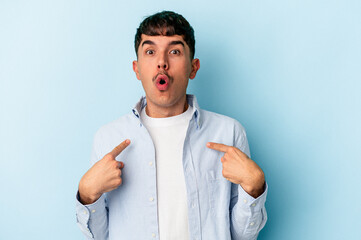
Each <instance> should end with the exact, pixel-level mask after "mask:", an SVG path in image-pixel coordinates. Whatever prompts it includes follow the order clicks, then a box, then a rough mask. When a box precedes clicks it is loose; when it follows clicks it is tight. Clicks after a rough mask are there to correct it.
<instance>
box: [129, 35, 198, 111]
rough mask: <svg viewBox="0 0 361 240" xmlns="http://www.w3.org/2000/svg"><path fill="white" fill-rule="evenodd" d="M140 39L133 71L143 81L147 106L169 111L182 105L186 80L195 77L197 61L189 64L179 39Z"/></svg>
mask: <svg viewBox="0 0 361 240" xmlns="http://www.w3.org/2000/svg"><path fill="white" fill-rule="evenodd" d="M141 39H142V41H141V42H140V45H139V48H138V60H137V61H133V70H134V72H135V73H136V76H137V78H138V79H139V80H141V81H142V85H143V88H144V91H145V94H146V97H147V102H148V104H152V105H153V106H156V107H158V108H165V109H172V107H174V106H177V105H179V104H180V103H181V102H183V103H184V100H185V95H186V90H187V85H188V80H189V79H193V78H194V77H195V76H196V73H197V71H198V69H199V60H198V59H193V60H191V58H190V50H189V47H188V45H187V44H186V42H185V41H184V40H183V37H182V36H180V35H174V36H148V35H144V34H142V38H141Z"/></svg>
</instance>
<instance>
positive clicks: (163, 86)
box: [155, 74, 169, 91]
mask: <svg viewBox="0 0 361 240" xmlns="http://www.w3.org/2000/svg"><path fill="white" fill-rule="evenodd" d="M155 85H156V87H157V88H158V90H159V91H166V90H167V89H168V86H169V78H168V76H167V75H165V74H159V75H158V76H157V78H156V79H155Z"/></svg>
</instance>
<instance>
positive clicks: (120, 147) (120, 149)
mask: <svg viewBox="0 0 361 240" xmlns="http://www.w3.org/2000/svg"><path fill="white" fill-rule="evenodd" d="M129 144H130V140H129V139H126V140H124V141H123V142H121V143H120V144H119V145H118V146H116V147H115V148H114V149H113V150H112V151H111V152H110V153H109V154H110V155H111V156H112V157H113V158H116V157H117V156H118V155H119V154H120V153H121V152H123V150H124V149H125V148H126V147H128V145H129Z"/></svg>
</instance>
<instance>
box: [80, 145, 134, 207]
mask: <svg viewBox="0 0 361 240" xmlns="http://www.w3.org/2000/svg"><path fill="white" fill-rule="evenodd" d="M129 144H130V140H129V139H127V140H125V141H123V142H122V143H121V144H119V145H118V146H116V147H115V148H114V149H113V150H112V151H111V152H110V153H108V154H106V155H105V156H104V157H103V158H102V159H101V160H99V161H98V162H97V163H95V164H94V165H93V166H92V167H91V168H90V169H89V170H88V171H87V172H86V173H85V174H84V176H83V177H82V178H81V180H80V182H79V196H80V201H81V202H82V203H83V204H91V203H94V202H95V201H96V200H98V199H99V198H100V196H101V195H102V194H103V193H105V192H110V191H112V190H114V189H116V188H118V187H119V186H120V185H121V184H122V178H121V175H122V168H123V167H124V163H123V162H118V161H117V160H115V158H116V157H117V156H118V155H119V154H120V153H121V152H122V151H123V150H124V149H125V148H126V147H128V145H129Z"/></svg>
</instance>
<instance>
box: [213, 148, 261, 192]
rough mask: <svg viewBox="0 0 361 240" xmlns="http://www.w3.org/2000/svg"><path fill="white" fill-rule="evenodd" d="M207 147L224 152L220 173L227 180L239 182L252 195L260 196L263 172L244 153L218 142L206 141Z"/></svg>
mask: <svg viewBox="0 0 361 240" xmlns="http://www.w3.org/2000/svg"><path fill="white" fill-rule="evenodd" d="M207 147H208V148H211V149H214V150H217V151H220V152H224V155H223V157H222V158H221V162H222V166H223V170H222V174H223V177H225V178H226V179H227V180H228V181H230V182H232V183H235V184H240V185H241V186H242V188H243V189H244V190H245V191H246V192H247V193H248V194H249V195H251V196H252V197H254V198H257V197H258V196H260V195H261V194H262V193H263V191H264V189H263V187H264V183H265V178H264V173H263V171H262V169H261V168H260V167H259V166H258V165H257V164H256V163H255V162H254V161H252V159H250V158H249V157H248V156H247V155H246V154H244V153H243V152H242V151H241V150H239V149H238V148H236V147H232V146H227V145H224V144H220V143H212V142H209V143H207Z"/></svg>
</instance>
